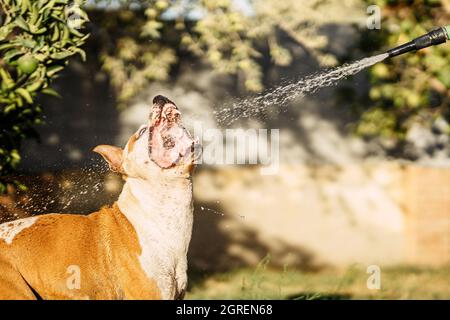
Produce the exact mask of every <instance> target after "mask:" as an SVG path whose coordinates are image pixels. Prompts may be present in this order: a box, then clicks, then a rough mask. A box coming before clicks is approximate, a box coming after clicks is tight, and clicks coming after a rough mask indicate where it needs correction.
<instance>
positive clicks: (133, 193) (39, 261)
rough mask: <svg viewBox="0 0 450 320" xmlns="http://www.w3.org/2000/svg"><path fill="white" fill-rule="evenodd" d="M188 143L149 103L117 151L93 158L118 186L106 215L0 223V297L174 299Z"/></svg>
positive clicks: (174, 116)
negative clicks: (119, 179) (118, 178)
mask: <svg viewBox="0 0 450 320" xmlns="http://www.w3.org/2000/svg"><path fill="white" fill-rule="evenodd" d="M197 145H198V141H197V140H196V139H194V138H193V137H192V136H191V135H190V133H189V132H188V131H187V130H186V129H185V128H184V127H183V125H182V122H181V113H180V111H179V109H178V107H177V106H176V105H175V103H174V102H172V101H171V100H169V99H168V98H166V97H164V96H161V95H158V96H156V97H155V98H154V99H153V106H152V111H151V117H150V118H149V120H148V121H147V123H146V124H144V125H142V126H141V127H140V128H139V130H138V131H137V132H136V133H135V134H133V135H132V136H131V137H130V139H129V140H128V142H127V144H126V146H125V148H124V149H121V148H119V147H115V146H110V145H99V146H97V147H96V148H95V149H94V150H93V151H95V152H96V153H98V154H100V155H101V156H102V157H103V158H104V159H105V160H106V162H107V163H108V165H109V167H110V169H111V170H112V171H115V172H117V173H120V174H121V175H122V176H123V178H124V180H125V184H124V186H123V190H122V192H121V194H120V196H119V198H118V200H117V201H116V202H115V203H114V204H113V205H112V206H111V207H107V208H103V209H101V210H100V211H98V212H94V213H91V214H89V215H86V216H83V215H72V214H46V215H41V216H35V217H29V218H25V219H20V220H16V221H13V222H9V223H4V224H2V225H0V299H77V300H78V299H102V300H104V299H182V298H183V296H184V293H185V290H186V285H187V274H186V272H187V251H188V246H189V242H190V239H191V233H192V224H193V195H192V191H193V189H192V175H193V171H194V167H195V153H196V152H195V149H196V146H197Z"/></svg>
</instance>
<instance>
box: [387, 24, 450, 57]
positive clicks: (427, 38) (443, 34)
mask: <svg viewBox="0 0 450 320" xmlns="http://www.w3.org/2000/svg"><path fill="white" fill-rule="evenodd" d="M448 40H450V25H449V26H446V27H441V28H437V29H435V30H433V31H430V32H428V33H427V34H424V35H423V36H420V37H418V38H416V39H414V40H412V41H410V42H408V43H405V44H402V45H400V46H398V47H396V48H393V49H390V50H388V51H387V54H389V57H390V58H391V57H395V56H398V55H400V54H404V53H406V52H410V51H416V50H420V49H423V48H427V47H431V46H436V45H438V44H441V43H444V42H446V41H448Z"/></svg>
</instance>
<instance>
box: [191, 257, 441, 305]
mask: <svg viewBox="0 0 450 320" xmlns="http://www.w3.org/2000/svg"><path fill="white" fill-rule="evenodd" d="M368 277H369V274H367V273H366V267H365V266H363V265H357V264H355V265H352V266H350V267H349V268H347V269H323V270H321V271H318V272H303V271H300V270H294V269H292V270H291V269H289V268H284V270H274V269H271V268H269V258H265V259H263V261H261V262H260V263H259V264H258V266H257V267H256V268H255V269H240V270H235V271H231V272H227V273H218V274H210V275H201V276H198V275H197V276H193V277H192V278H193V279H191V288H190V290H189V292H188V294H187V297H186V298H187V299H298V300H317V299H450V286H449V283H450V271H449V268H448V267H441V268H436V269H424V268H423V269H422V268H415V267H414V268H413V267H406V266H403V267H390V268H382V269H381V288H380V290H370V289H368V288H367V286H366V282H367V278H368Z"/></svg>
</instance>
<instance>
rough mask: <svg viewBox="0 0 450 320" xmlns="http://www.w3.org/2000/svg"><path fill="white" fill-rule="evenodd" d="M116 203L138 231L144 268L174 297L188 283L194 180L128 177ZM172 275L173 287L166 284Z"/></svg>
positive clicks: (166, 293)
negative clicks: (188, 254) (175, 280)
mask: <svg viewBox="0 0 450 320" xmlns="http://www.w3.org/2000/svg"><path fill="white" fill-rule="evenodd" d="M117 204H118V206H119V209H120V210H121V212H122V213H123V214H124V215H125V216H126V217H127V219H128V220H129V221H130V223H131V224H132V225H133V227H134V229H135V230H136V232H137V235H138V238H139V242H140V245H141V249H142V253H141V256H140V257H139V259H140V261H141V265H142V268H143V269H144V271H145V272H146V273H147V275H148V276H149V277H151V278H155V279H157V281H158V282H159V284H160V286H159V287H160V288H164V291H165V292H162V296H163V298H167V299H169V298H172V296H173V295H175V294H176V292H177V291H178V289H180V288H178V287H179V286H183V285H185V283H183V282H186V279H185V277H186V275H185V273H186V267H187V258H186V255H187V250H188V246H189V242H190V239H191V233H192V223H193V204H192V180H191V179H190V178H188V179H186V178H158V179H155V180H153V181H148V180H144V179H137V178H127V180H126V183H125V185H124V187H123V190H122V193H121V194H120V196H119V200H118V201H117ZM168 272H170V273H172V274H171V276H172V279H170V278H168V277H167V273H168ZM173 278H175V279H177V284H175V286H174V287H173V286H172V288H170V287H171V285H170V284H169V285H168V284H167V283H169V282H170V281H171V280H173ZM167 288H169V289H167ZM181 289H183V288H181Z"/></svg>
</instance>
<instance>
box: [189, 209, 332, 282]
mask: <svg viewBox="0 0 450 320" xmlns="http://www.w3.org/2000/svg"><path fill="white" fill-rule="evenodd" d="M221 212H223V209H222V208H221V206H220V205H218V204H217V203H214V202H200V201H196V202H195V204H194V227H193V233H192V240H191V244H190V248H189V253H188V258H189V265H190V268H191V272H194V273H195V272H201V273H204V272H206V273H210V272H224V271H230V270H232V269H235V268H240V267H248V266H252V267H254V266H256V265H257V264H258V263H259V262H260V261H261V260H262V259H264V258H265V257H268V259H269V265H270V266H272V267H276V268H283V267H286V266H287V265H289V266H290V267H296V268H300V269H302V270H307V271H317V270H319V269H321V268H322V267H324V265H320V264H318V263H317V262H316V261H315V259H314V255H313V253H312V252H310V251H309V250H307V249H305V248H302V246H301V245H295V246H293V245H291V244H288V243H286V242H284V241H283V240H280V239H270V240H271V241H268V239H267V236H266V235H264V234H261V233H260V232H258V230H256V229H251V228H250V227H248V226H245V225H240V226H239V228H238V229H237V228H231V229H230V230H227V229H229V228H228V227H229V224H232V223H236V220H234V222H233V221H232V220H233V219H230V218H229V217H227V215H226V214H222V213H221ZM237 223H239V222H238V221H237ZM232 230H233V232H231V231H232ZM261 238H263V239H261ZM269 243H270V246H269V245H268V244H269ZM272 256H276V257H277V259H276V260H274V259H271V257H272Z"/></svg>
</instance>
